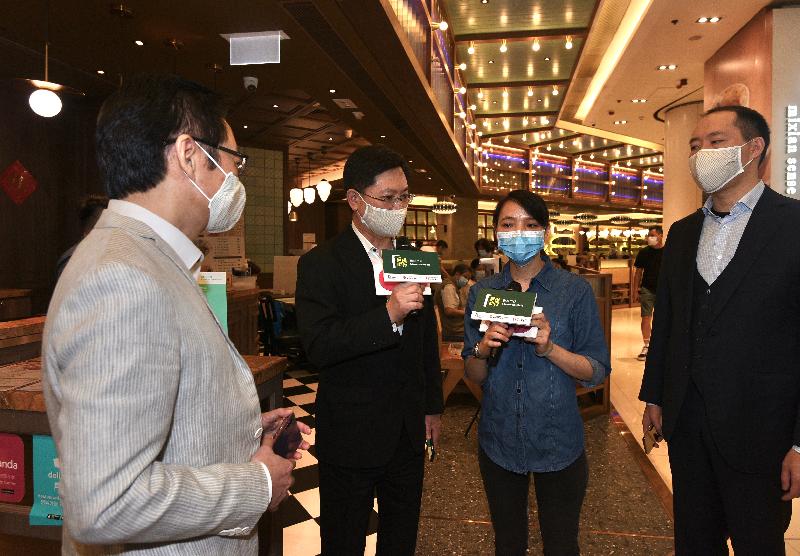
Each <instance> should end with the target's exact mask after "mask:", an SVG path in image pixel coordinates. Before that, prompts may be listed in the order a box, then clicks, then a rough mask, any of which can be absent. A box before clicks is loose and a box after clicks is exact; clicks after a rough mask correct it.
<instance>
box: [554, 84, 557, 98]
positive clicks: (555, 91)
mask: <svg viewBox="0 0 800 556" xmlns="http://www.w3.org/2000/svg"><path fill="white" fill-rule="evenodd" d="M553 96H554V97H557V96H558V85H553Z"/></svg>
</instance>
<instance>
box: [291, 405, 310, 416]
mask: <svg viewBox="0 0 800 556" xmlns="http://www.w3.org/2000/svg"><path fill="white" fill-rule="evenodd" d="M292 413H294V416H295V417H305V416H307V415H308V411H306V410H305V409H303V408H302V407H300V406H297V405H293V406H292Z"/></svg>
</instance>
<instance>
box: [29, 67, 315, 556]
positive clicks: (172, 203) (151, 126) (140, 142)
mask: <svg viewBox="0 0 800 556" xmlns="http://www.w3.org/2000/svg"><path fill="white" fill-rule="evenodd" d="M96 138H97V157H98V162H99V165H100V169H101V171H102V173H103V176H104V179H105V184H106V189H107V190H108V196H109V198H110V199H111V201H110V203H109V207H108V209H107V210H106V211H105V212H104V213H103V215H102V216H101V218H100V220H99V221H98V223H97V225H96V226H95V229H94V230H93V231H92V232H91V233H90V234H89V235H88V236H87V237H86V239H85V240H84V241H82V242H81V244H80V245H79V246H78V248H77V249H76V250H75V253H74V255H73V257H72V259H71V261H70V262H69V264H68V265H67V267H66V268H65V270H64V272H63V274H62V276H61V279H60V281H59V282H58V285H57V286H56V289H55V292H54V294H53V298H52V301H51V304H50V308H49V311H48V319H47V326H46V329H45V339H44V344H43V359H44V384H45V399H46V402H47V410H48V418H49V421H50V428H51V430H52V433H53V437H54V440H55V443H56V447H57V450H58V455H59V458H60V460H61V473H62V480H61V490H60V492H61V496H62V503H63V506H64V516H65V517H64V535H63V553H64V554H93V555H94V554H122V553H124V554H147V555H155V554H168V555H179V554H187V555H188V554H192V555H198V554H253V555H254V554H256V553H257V551H258V539H257V534H256V531H255V526H256V523H257V522H258V519H259V518H260V517H261V514H262V513H263V512H264V511H265V510H267V509H268V508H271V509H272V508H275V507H277V505H278V504H279V503H280V502H281V500H283V498H284V497H285V496H286V493H287V490H288V489H289V487H290V486H291V481H292V479H291V472H292V469H293V468H294V461H293V459H296V458H299V457H300V455H299V453H297V452H295V453H294V454H292V455H291V456H290V458H292V459H284V458H281V457H279V456H277V455H275V454H274V453H273V451H272V435H271V434H268V432H264V431H269V429H270V428H271V427H274V425H275V423H276V422H277V420H278V419H280V418H282V417H284V416H286V415H288V414H289V413H290V411H289V410H288V409H281V410H276V411H273V412H270V413H266V414H263V415H262V414H261V412H260V408H259V400H258V396H257V394H256V388H255V385H254V383H253V378H252V375H251V373H250V370H249V368H248V366H247V364H246V363H245V362H244V360H243V359H242V358H241V356H240V355H239V353H238V352H237V351H236V348H235V347H234V346H233V344H232V343H231V342H230V340H229V339H228V337H227V335H226V334H225V333H224V332H223V330H222V328H221V327H220V325H219V322H218V321H217V319H216V318H215V317H214V315H213V313H212V312H211V309H210V308H209V306H208V304H207V303H206V301H205V298H204V297H203V295H202V293H201V292H200V290H199V289H198V286H197V283H196V273H197V272H198V271H199V268H200V263H201V260H202V256H201V253H200V251H199V250H198V249H197V247H195V245H194V244H193V240H194V239H196V238H197V236H198V235H199V234H200V233H201V232H202V231H203V230H208V231H212V232H214V231H224V230H227V229H230V228H231V227H233V225H234V224H235V223H236V222H237V220H238V219H239V217H240V216H241V212H242V209H243V207H244V202H245V193H244V188H243V186H242V184H241V182H240V181H239V178H238V174H239V171H240V170H241V169H242V168H243V166H244V163H245V156H244V155H242V154H241V153H238V152H237V151H236V148H237V147H236V142H235V139H234V137H233V132H232V130H231V128H230V126H228V124H227V122H226V121H225V119H224V115H223V112H222V109H221V102H220V99H219V98H218V97H217V96H216V95H215V94H214V93H212V92H211V91H208V90H207V89H205V88H203V87H201V86H199V85H197V84H195V83H191V82H188V81H185V80H183V79H181V78H178V77H174V76H142V77H139V78H134V79H132V80H129V81H128V82H127V83H125V84H124V85H123V86H122V88H121V89H120V90H118V91H117V92H115V93H114V94H113V95H111V97H109V99H108V100H107V101H106V102H105V104H104V105H103V108H102V109H101V112H100V116H99V118H98V122H97V136H96ZM301 430H303V431H304V432H309V431H308V428H307V427H305V425H302V426H301ZM307 447H308V445H307V444H306V443H305V442H304V443H303V444H302V445H301V448H302V449H305V448H307Z"/></svg>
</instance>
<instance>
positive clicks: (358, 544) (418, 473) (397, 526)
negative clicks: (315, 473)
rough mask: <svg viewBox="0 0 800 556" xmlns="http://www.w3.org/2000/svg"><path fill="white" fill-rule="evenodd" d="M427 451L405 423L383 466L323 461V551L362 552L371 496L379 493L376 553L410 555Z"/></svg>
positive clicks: (330, 555) (327, 555) (340, 555)
mask: <svg viewBox="0 0 800 556" xmlns="http://www.w3.org/2000/svg"><path fill="white" fill-rule="evenodd" d="M424 469H425V464H424V452H418V453H417V452H415V451H414V450H413V449H412V446H411V440H410V439H409V437H408V434H407V433H406V431H405V429H404V430H403V432H402V434H401V438H400V439H399V441H398V444H397V450H396V451H395V454H394V456H392V459H391V460H390V461H389V463H387V464H386V465H384V466H381V467H371V468H352V467H342V466H338V465H331V464H329V463H325V462H322V461H320V463H319V499H320V523H319V525H320V536H321V537H322V554H323V556H351V555H353V556H355V555H357V556H363V554H364V545H365V537H366V534H367V526H368V525H369V515H370V511H371V510H372V501H373V497H374V496H375V494H376V493H377V497H378V545H377V551H376V555H377V556H395V555H397V556H412V555H413V554H414V549H415V547H416V544H417V528H418V526H419V507H420V501H421V499H422V476H423V472H424Z"/></svg>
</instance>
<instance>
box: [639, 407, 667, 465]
mask: <svg viewBox="0 0 800 556" xmlns="http://www.w3.org/2000/svg"><path fill="white" fill-rule="evenodd" d="M642 432H643V433H644V436H642V445H643V446H644V453H645V454H649V453H650V452H652V451H653V448H658V443H659V442H661V441H662V440H663V439H664V437H663V436H662V434H661V406H658V405H652V404H648V405H647V406H646V407H645V408H644V414H643V415H642Z"/></svg>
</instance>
